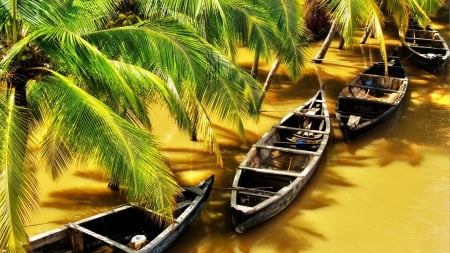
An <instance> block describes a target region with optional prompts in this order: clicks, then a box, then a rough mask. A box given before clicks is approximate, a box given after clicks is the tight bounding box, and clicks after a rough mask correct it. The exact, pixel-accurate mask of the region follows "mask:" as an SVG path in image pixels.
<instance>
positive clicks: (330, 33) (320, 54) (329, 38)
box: [312, 21, 338, 63]
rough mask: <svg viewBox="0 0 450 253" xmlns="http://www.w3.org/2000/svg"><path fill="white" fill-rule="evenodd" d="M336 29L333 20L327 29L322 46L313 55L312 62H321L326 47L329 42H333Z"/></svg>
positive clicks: (328, 45)
mask: <svg viewBox="0 0 450 253" xmlns="http://www.w3.org/2000/svg"><path fill="white" fill-rule="evenodd" d="M337 30H338V26H337V23H336V22H335V21H333V23H332V24H331V27H330V31H328V35H327V37H326V38H325V40H324V42H323V44H322V47H321V48H320V50H319V52H318V53H317V55H316V57H314V59H313V60H312V62H314V63H322V60H323V58H324V57H325V55H326V54H327V51H328V48H330V45H331V42H333V39H334V36H335V34H336V32H337Z"/></svg>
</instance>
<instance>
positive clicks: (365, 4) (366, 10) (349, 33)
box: [313, 0, 387, 63]
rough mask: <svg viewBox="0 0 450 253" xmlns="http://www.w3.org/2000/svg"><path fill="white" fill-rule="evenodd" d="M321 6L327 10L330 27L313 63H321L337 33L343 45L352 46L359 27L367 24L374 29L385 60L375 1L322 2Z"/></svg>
mask: <svg viewBox="0 0 450 253" xmlns="http://www.w3.org/2000/svg"><path fill="white" fill-rule="evenodd" d="M323 4H325V6H326V7H327V9H328V13H329V15H330V20H331V27H330V30H329V32H328V35H327V37H326V38H325V40H324V42H323V44H322V47H321V48H320V50H319V52H318V53H317V54H316V56H315V57H314V59H313V62H315V63H320V62H322V60H323V58H324V57H325V54H326V53H327V51H328V48H329V47H330V45H331V42H332V41H333V39H334V36H335V34H336V33H337V32H339V33H340V34H341V36H342V38H343V39H344V40H345V44H348V45H350V46H352V45H353V36H354V34H355V31H356V30H357V29H359V28H360V27H364V26H367V24H371V25H372V27H374V28H373V32H374V34H375V36H377V37H378V39H379V41H380V52H381V55H382V57H383V58H384V59H387V54H386V47H385V42H384V37H383V30H382V24H383V15H382V13H381V11H380V9H379V8H378V6H377V2H376V1H375V0H353V1H338V0H330V1H326V0H324V1H323Z"/></svg>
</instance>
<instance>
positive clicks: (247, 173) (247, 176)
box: [237, 170, 296, 206]
mask: <svg viewBox="0 0 450 253" xmlns="http://www.w3.org/2000/svg"><path fill="white" fill-rule="evenodd" d="M241 173H242V174H241V177H240V179H239V183H238V185H239V189H238V198H237V204H239V205H246V206H255V205H257V204H259V203H261V202H262V201H264V200H265V199H267V198H270V197H272V196H274V195H275V194H276V192H278V191H279V190H280V189H281V188H283V187H285V186H287V185H289V184H290V183H291V182H292V181H293V180H295V178H296V177H294V176H289V175H278V174H275V175H274V174H269V173H264V172H259V171H254V170H242V171H241ZM240 188H242V189H240Z"/></svg>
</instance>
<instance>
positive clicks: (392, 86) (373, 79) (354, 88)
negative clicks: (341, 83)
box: [340, 74, 406, 103]
mask: <svg viewBox="0 0 450 253" xmlns="http://www.w3.org/2000/svg"><path fill="white" fill-rule="evenodd" d="M405 82H406V80H405V79H401V78H395V77H390V76H380V75H370V74H360V75H359V76H358V77H357V78H355V79H354V80H353V81H352V82H351V83H350V84H348V85H347V89H345V90H344V91H343V92H342V94H341V95H340V96H341V98H354V99H357V100H360V99H363V100H370V101H376V102H382V103H394V102H395V101H396V100H397V98H398V97H399V95H400V92H399V90H400V88H401V87H402V85H404V84H405Z"/></svg>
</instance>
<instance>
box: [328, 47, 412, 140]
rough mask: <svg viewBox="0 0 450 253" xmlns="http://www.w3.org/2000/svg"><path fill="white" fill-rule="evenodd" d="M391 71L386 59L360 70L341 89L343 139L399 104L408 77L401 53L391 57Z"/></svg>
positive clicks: (339, 105)
mask: <svg viewBox="0 0 450 253" xmlns="http://www.w3.org/2000/svg"><path fill="white" fill-rule="evenodd" d="M387 69H388V73H387V75H386V74H385V66H384V63H383V62H380V63H374V64H373V65H372V66H371V67H369V68H367V69H366V70H364V71H363V72H362V73H359V74H358V75H357V76H356V77H355V78H354V79H353V80H352V81H351V82H350V83H349V84H347V85H345V87H344V88H343V89H342V90H341V92H340V93H339V95H338V98H337V100H336V118H337V120H338V122H339V126H340V128H341V130H342V132H343V136H344V140H346V141H350V140H352V139H354V138H356V137H357V136H360V135H362V134H364V133H366V132H368V131H369V130H370V129H372V128H374V127H376V126H377V125H379V124H381V123H382V122H384V121H385V120H386V119H387V118H389V117H390V116H391V115H392V114H393V113H394V111H396V109H397V108H398V107H399V104H400V103H401V101H402V100H403V98H404V96H405V94H406V90H407V87H408V78H407V77H406V72H405V70H404V69H403V67H402V65H401V62H400V59H399V58H398V57H394V56H391V57H389V65H388V68H387Z"/></svg>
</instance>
